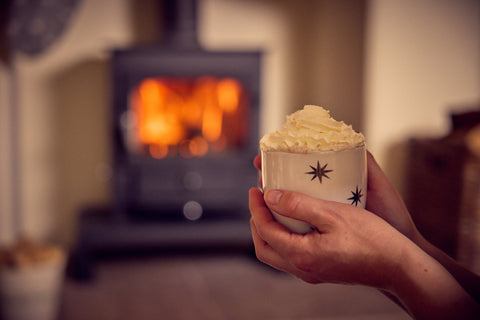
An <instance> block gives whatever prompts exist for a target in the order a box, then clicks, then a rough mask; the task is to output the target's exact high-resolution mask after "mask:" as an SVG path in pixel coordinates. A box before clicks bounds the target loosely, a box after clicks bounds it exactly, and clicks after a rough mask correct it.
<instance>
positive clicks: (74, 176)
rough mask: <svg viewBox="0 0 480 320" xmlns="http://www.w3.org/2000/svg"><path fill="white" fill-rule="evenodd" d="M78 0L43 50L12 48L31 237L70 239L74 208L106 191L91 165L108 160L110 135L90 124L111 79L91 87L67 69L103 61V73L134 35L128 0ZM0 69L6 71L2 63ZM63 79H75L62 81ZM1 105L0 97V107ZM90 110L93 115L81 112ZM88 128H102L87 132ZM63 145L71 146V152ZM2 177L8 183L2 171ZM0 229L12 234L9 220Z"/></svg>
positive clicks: (5, 214)
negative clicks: (32, 53) (112, 54)
mask: <svg viewBox="0 0 480 320" xmlns="http://www.w3.org/2000/svg"><path fill="white" fill-rule="evenodd" d="M80 4H81V5H80V6H79V7H78V10H77V11H76V12H75V15H74V16H73V18H72V21H71V25H70V26H69V28H68V30H67V31H66V33H65V34H64V35H63V36H62V38H61V40H60V41H58V42H57V43H56V44H55V45H54V46H52V47H51V48H49V49H48V51H46V52H45V53H43V54H42V55H40V56H36V57H28V56H24V55H22V54H17V55H16V56H15V59H14V66H15V68H16V70H17V74H18V80H19V95H18V103H19V115H20V127H19V129H20V143H21V147H20V151H21V162H20V163H19V166H20V173H21V176H20V183H21V203H20V207H21V214H22V216H23V221H24V226H23V232H24V233H25V234H27V235H29V236H31V237H34V238H42V239H48V238H52V237H55V238H57V239H58V238H60V239H63V240H65V239H68V238H69V237H70V236H71V233H72V231H73V215H74V214H75V211H76V210H78V208H79V207H80V206H81V205H84V204H87V203H91V202H97V201H100V202H101V201H105V200H106V199H107V197H108V188H107V184H106V182H105V181H104V180H101V179H98V178H95V171H96V170H99V169H98V168H100V169H101V167H102V165H103V164H104V163H105V162H106V161H107V160H108V156H107V152H108V148H105V147H106V145H105V141H106V139H107V137H106V135H105V130H103V128H102V127H101V126H100V127H98V126H92V123H93V124H95V119H96V118H98V115H99V114H102V113H104V112H105V111H104V110H106V109H107V108H109V103H110V102H109V101H108V98H107V96H106V95H107V93H106V92H107V91H106V90H108V84H107V83H103V84H101V85H102V86H103V89H104V91H103V92H99V90H96V89H95V88H93V90H92V87H91V86H90V85H91V83H89V82H88V81H91V78H88V77H87V78H85V79H72V78H71V77H74V76H75V75H72V74H70V73H71V72H72V71H73V72H75V68H77V67H78V66H80V65H83V64H87V65H88V64H93V65H100V67H99V68H100V70H95V71H94V73H95V72H96V75H97V76H99V77H102V78H101V79H98V80H95V78H93V79H94V81H95V82H94V83H95V84H96V83H101V82H102V81H108V74H107V73H106V72H107V70H102V68H103V66H106V62H107V60H106V59H107V56H106V53H107V52H108V50H109V49H111V48H112V47H119V46H120V47H121V46H125V45H128V44H129V43H130V42H131V41H132V31H131V27H130V25H129V21H130V20H129V3H128V1H126V0H106V1H95V0H84V1H81V2H80ZM1 73H2V78H4V77H5V76H6V75H5V71H4V70H2V71H1ZM80 76H81V75H80ZM97 78H98V77H97ZM82 80H85V81H87V82H84V81H82ZM68 81H70V83H72V84H75V85H78V86H79V87H78V88H67V87H66V82H68ZM0 84H1V85H2V88H1V90H2V96H3V92H5V94H8V93H9V88H8V87H9V86H8V83H6V82H1V83H0ZM82 86H83V87H82ZM66 89H68V90H70V92H71V93H73V95H72V96H71V97H70V98H66V97H65V96H64V90H66ZM75 93H82V95H81V96H80V95H78V94H75ZM76 108H77V109H76ZM5 109H6V105H5V104H4V101H3V99H2V110H5ZM98 109H100V110H98ZM88 110H90V111H91V114H90V116H91V118H92V119H93V121H89V120H88V118H89V115H88V114H85V112H88ZM72 117H73V118H75V117H77V119H73V118H72ZM61 121H66V122H64V123H61ZM82 121H83V123H82ZM97 124H98V123H97ZM72 126H73V127H72ZM92 132H94V133H99V134H101V135H102V136H98V137H95V136H92ZM85 133H86V134H85ZM84 134H85V135H84ZM83 135H84V136H83ZM82 137H83V138H82ZM66 138H68V139H69V141H65V139H66ZM84 138H88V139H89V140H88V141H86V140H85V139H84ZM90 145H92V146H94V147H93V150H92V148H89V146H90ZM102 149H105V150H102ZM68 150H71V151H72V153H71V154H70V155H68V154H67V151H68ZM2 151H3V150H2ZM3 158H4V159H5V158H6V157H3ZM2 182H4V183H2V185H3V186H4V188H5V189H9V188H8V185H7V184H8V182H7V183H5V177H3V176H2ZM4 191H5V190H2V192H4ZM7 191H8V190H7ZM4 208H5V207H2V212H1V213H0V214H1V218H2V219H1V221H2V222H3V221H5V222H8V221H9V220H10V218H9V215H10V214H11V212H9V210H8V209H4ZM0 234H1V235H2V237H1V240H2V241H3V242H7V241H11V239H12V237H13V234H12V230H11V228H10V227H9V225H8V223H5V224H3V223H2V224H1V225H0Z"/></svg>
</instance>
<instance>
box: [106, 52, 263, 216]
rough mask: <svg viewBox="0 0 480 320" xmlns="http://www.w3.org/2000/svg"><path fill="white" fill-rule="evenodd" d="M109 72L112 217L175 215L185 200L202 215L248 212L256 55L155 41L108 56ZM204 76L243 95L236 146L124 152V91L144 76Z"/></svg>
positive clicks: (179, 213) (257, 78)
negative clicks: (228, 82)
mask: <svg viewBox="0 0 480 320" xmlns="http://www.w3.org/2000/svg"><path fill="white" fill-rule="evenodd" d="M113 74H114V78H113V83H114V86H113V87H114V112H113V128H114V135H113V137H114V205H115V212H116V214H125V213H127V214H140V215H142V214H148V215H150V216H151V215H154V216H156V217H158V218H159V219H181V218H184V217H183V214H185V213H186V212H185V208H186V207H185V206H186V205H187V210H188V204H189V203H190V204H192V203H195V204H196V205H197V207H198V205H199V206H200V208H201V210H202V211H203V215H202V219H206V220H210V219H227V218H228V219H235V218H242V217H243V218H244V217H245V214H248V199H247V190H248V188H249V187H251V186H254V185H255V184H256V180H257V175H256V172H255V170H253V168H252V159H253V157H254V156H255V154H256V153H257V152H258V122H259V88H260V53H259V52H233V51H232V52H227V51H220V52H219V51H204V50H201V49H199V48H187V49H177V48H168V47H167V48H164V47H162V46H158V47H151V48H137V49H129V50H123V51H116V52H115V53H114V56H113ZM204 76H210V77H215V78H225V77H228V78H234V79H236V80H237V81H238V82H239V83H241V85H242V87H243V89H244V91H245V93H246V95H247V97H248V98H247V100H248V102H247V103H248V110H247V111H246V113H245V116H244V117H243V118H242V119H238V121H244V122H245V124H244V125H245V128H246V136H245V139H244V141H243V143H242V144H241V145H237V146H235V147H234V148H230V150H227V151H225V152H218V153H215V152H212V153H209V154H207V155H205V156H203V157H192V158H183V157H181V156H179V155H174V156H169V157H165V158H163V159H156V158H154V157H152V156H149V155H148V154H135V153H133V152H131V150H129V147H128V145H127V143H126V139H125V130H126V129H125V123H124V122H125V120H124V119H125V116H126V114H127V112H128V110H129V94H130V93H131V91H132V89H133V88H134V87H135V86H137V85H138V84H139V83H140V82H141V81H142V80H144V79H149V78H158V77H163V78H168V79H172V78H173V79H178V78H188V79H197V78H201V77H204ZM122 119H123V120H122ZM194 210H195V209H194ZM187 214H188V212H187Z"/></svg>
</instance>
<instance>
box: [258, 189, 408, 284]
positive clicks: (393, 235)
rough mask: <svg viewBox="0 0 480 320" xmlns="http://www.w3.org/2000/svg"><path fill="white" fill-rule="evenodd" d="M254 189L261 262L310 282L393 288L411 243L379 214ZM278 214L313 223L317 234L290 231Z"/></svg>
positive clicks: (292, 193) (295, 195) (287, 194)
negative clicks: (403, 251) (405, 250)
mask: <svg viewBox="0 0 480 320" xmlns="http://www.w3.org/2000/svg"><path fill="white" fill-rule="evenodd" d="M265 199H267V202H266V203H265V201H264V198H263V195H262V193H261V191H260V190H258V189H255V188H252V189H251V190H250V212H251V214H252V219H251V221H250V223H251V229H252V237H253V241H254V244H255V250H256V254H257V257H258V259H259V260H261V261H263V262H264V263H266V264H269V265H271V266H273V267H274V268H277V269H280V270H283V271H286V272H289V273H291V274H293V275H295V276H297V277H299V278H300V279H302V280H304V281H306V282H309V283H320V282H329V283H349V284H363V285H369V286H374V287H377V288H383V289H389V286H390V282H389V281H390V279H391V277H392V275H393V274H394V273H395V270H396V269H397V265H398V264H399V263H401V257H402V250H403V248H404V247H405V246H411V245H413V244H412V243H411V242H410V241H409V240H408V239H407V238H405V237H404V236H403V235H401V234H400V233H399V232H398V231H396V230H395V229H394V228H393V227H391V226H390V225H389V224H388V223H386V222H385V221H384V220H383V219H381V218H379V217H378V216H376V215H374V214H372V213H370V212H368V211H366V210H363V209H360V208H357V207H354V206H351V205H348V204H342V203H337V202H331V201H325V200H319V199H315V198H312V197H308V196H306V195H303V194H300V193H296V192H290V191H283V192H279V191H269V192H268V193H267V194H266V196H265ZM266 204H268V207H269V208H270V209H272V210H274V211H276V212H278V213H279V214H282V215H285V216H288V217H290V218H293V219H299V220H303V221H306V222H308V223H310V224H311V225H312V226H314V227H315V228H316V230H315V231H313V232H310V233H307V234H305V235H301V234H296V233H292V232H290V231H289V230H288V229H287V228H285V227H283V226H282V225H281V224H279V223H278V222H276V221H275V220H274V218H273V216H272V215H271V213H270V211H269V209H268V208H267V206H266Z"/></svg>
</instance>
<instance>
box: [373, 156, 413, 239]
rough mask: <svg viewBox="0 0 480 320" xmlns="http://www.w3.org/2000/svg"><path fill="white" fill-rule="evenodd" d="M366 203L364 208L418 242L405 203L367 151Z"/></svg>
mask: <svg viewBox="0 0 480 320" xmlns="http://www.w3.org/2000/svg"><path fill="white" fill-rule="evenodd" d="M367 171H368V180H367V203H366V207H365V209H367V210H368V211H370V212H373V213H375V214H376V215H377V216H379V217H381V218H382V219H384V220H385V221H387V222H388V223H389V224H391V225H392V226H393V227H394V228H395V229H397V230H398V231H400V232H401V233H402V234H404V235H405V236H407V237H408V238H409V239H411V240H412V241H414V242H415V243H418V242H419V241H420V238H421V237H422V236H421V235H420V233H419V232H418V230H417V228H416V227H415V224H414V223H413V220H412V217H411V216H410V213H409V212H408V210H407V207H406V206H405V203H404V201H403V199H402V197H401V196H400V194H399V193H398V191H397V190H396V189H395V187H394V186H393V185H392V183H391V182H390V180H388V178H387V176H386V175H385V173H384V172H383V171H382V169H381V168H380V166H379V165H378V163H377V162H376V161H375V158H374V157H373V155H372V154H371V153H370V152H368V151H367Z"/></svg>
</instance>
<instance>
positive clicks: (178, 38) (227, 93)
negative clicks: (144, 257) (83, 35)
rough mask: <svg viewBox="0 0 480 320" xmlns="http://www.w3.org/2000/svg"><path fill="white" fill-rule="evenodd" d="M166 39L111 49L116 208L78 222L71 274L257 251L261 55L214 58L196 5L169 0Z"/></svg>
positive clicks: (85, 214)
mask: <svg viewBox="0 0 480 320" xmlns="http://www.w3.org/2000/svg"><path fill="white" fill-rule="evenodd" d="M162 2H163V4H164V5H165V7H164V12H165V19H164V21H165V24H166V26H165V33H164V41H163V42H161V43H159V44H155V45H152V46H148V47H134V48H128V49H121V50H114V51H113V52H112V59H111V66H112V89H113V101H112V102H113V105H112V107H113V112H112V118H111V124H110V125H111V128H112V150H113V157H112V161H113V163H112V168H113V179H112V186H111V187H112V194H113V197H112V203H111V205H110V206H109V207H107V208H88V209H85V210H84V212H82V214H81V215H80V227H79V233H78V242H77V244H76V248H75V250H73V255H72V258H73V262H74V263H73V264H72V266H73V270H71V271H73V275H74V276H76V277H77V278H85V277H89V276H91V266H90V264H91V262H92V259H93V258H95V257H96V256H98V255H99V254H100V253H102V252H117V253H122V252H123V253H124V252H128V253H132V252H133V253H135V252H137V253H138V252H139V251H140V250H144V249H149V250H150V249H153V250H158V249H161V250H167V251H171V250H174V251H175V250H177V249H180V248H183V249H185V248H186V249H195V250H197V249H212V248H227V249H233V248H242V249H247V250H248V251H250V250H251V248H252V244H251V236H250V228H249V217H250V214H249V212H248V188H250V187H252V186H255V185H256V184H257V173H256V172H255V170H254V168H253V166H252V161H253V158H254V156H255V155H256V154H257V153H258V138H259V136H258V135H259V132H258V127H259V114H260V112H259V110H260V104H259V103H260V102H259V101H260V63H261V52H259V51H208V50H204V49H203V48H201V47H200V46H199V44H198V41H197V38H196V22H197V16H196V1H195V0H178V1H176V0H165V1H162Z"/></svg>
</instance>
